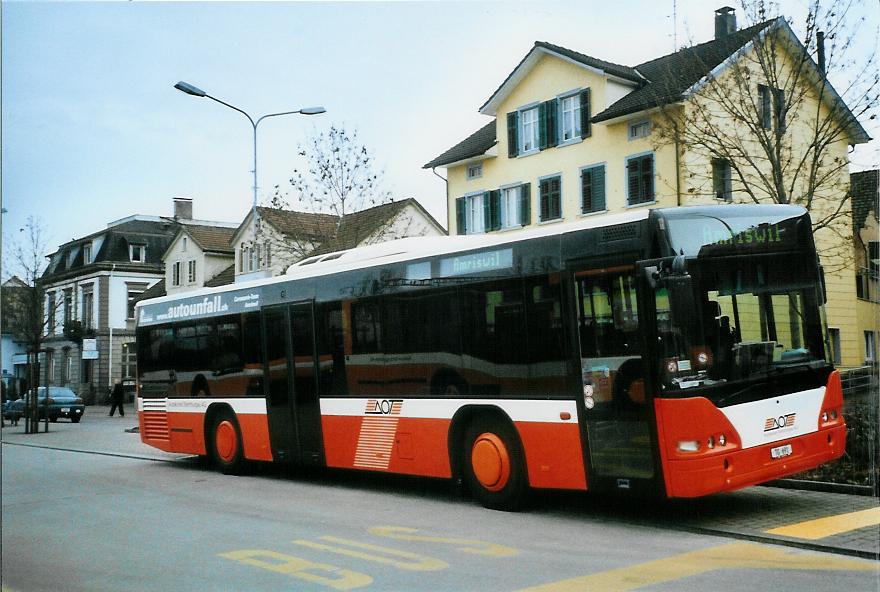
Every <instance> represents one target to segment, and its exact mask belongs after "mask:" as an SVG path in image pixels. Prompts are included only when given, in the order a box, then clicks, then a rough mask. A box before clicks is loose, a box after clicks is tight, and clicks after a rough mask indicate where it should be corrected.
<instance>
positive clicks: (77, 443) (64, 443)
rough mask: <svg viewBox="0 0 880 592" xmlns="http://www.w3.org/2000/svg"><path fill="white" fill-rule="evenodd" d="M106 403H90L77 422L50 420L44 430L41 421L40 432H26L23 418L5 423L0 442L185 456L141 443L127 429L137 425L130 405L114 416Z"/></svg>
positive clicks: (155, 456)
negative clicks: (16, 423)
mask: <svg viewBox="0 0 880 592" xmlns="http://www.w3.org/2000/svg"><path fill="white" fill-rule="evenodd" d="M109 411H110V406H109V405H89V406H87V407H86V412H85V414H84V415H83V417H82V419H81V420H80V423H72V422H71V421H69V420H66V419H64V418H61V419H59V420H58V421H57V422H56V423H52V422H49V432H48V433H45V432H44V430H45V429H46V428H45V422H42V421H41V422H40V433H39V434H25V433H24V420H23V419H22V420H20V421H19V422H18V425H17V426H12V425H10V424H9V422H8V421H6V422H4V425H3V428H2V430H0V441H2V442H9V443H11V444H26V445H29V446H43V447H46V448H60V449H64V450H75V451H79V452H95V453H100V454H117V455H124V456H136V457H139V458H147V459H151V460H166V461H167V460H176V459H180V458H186V457H187V456H190V455H186V454H171V453H168V452H164V451H162V450H159V449H158V448H153V447H152V446H147V445H146V444H144V443H143V442H141V435H140V434H139V433H138V432H137V431H134V432H127V431H126V430H132V429H133V428H136V427H137V425H138V418H137V412H136V411H135V407H134V405H133V404H128V405H126V406H125V412H126V413H125V416H124V417H120V416H119V415H118V413H117V414H116V415H114V416H113V417H109V416H108V415H107V414H108V413H109Z"/></svg>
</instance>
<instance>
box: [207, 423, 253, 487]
mask: <svg viewBox="0 0 880 592" xmlns="http://www.w3.org/2000/svg"><path fill="white" fill-rule="evenodd" d="M209 434H210V440H209V444H208V445H209V446H210V450H211V460H212V461H213V463H214V466H215V467H217V469H219V470H220V472H222V473H223V474H224V475H239V474H241V473H242V471H243V470H244V466H245V458H244V450H243V448H242V441H241V429H240V428H239V427H238V420H236V419H235V414H234V413H233V412H231V411H229V410H226V409H224V410H221V411H220V412H218V413H217V414H216V415H215V416H214V421H213V422H211V431H210V432H209Z"/></svg>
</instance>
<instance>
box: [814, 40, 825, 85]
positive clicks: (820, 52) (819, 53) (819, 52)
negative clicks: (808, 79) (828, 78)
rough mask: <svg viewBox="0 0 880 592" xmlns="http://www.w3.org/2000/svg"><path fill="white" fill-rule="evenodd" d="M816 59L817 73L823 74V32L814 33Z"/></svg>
mask: <svg viewBox="0 0 880 592" xmlns="http://www.w3.org/2000/svg"><path fill="white" fill-rule="evenodd" d="M816 57H817V58H818V59H819V71H820V72H822V74H823V75H824V74H825V31H818V32H817V33H816Z"/></svg>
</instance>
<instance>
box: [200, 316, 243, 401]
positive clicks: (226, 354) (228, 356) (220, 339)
mask: <svg viewBox="0 0 880 592" xmlns="http://www.w3.org/2000/svg"><path fill="white" fill-rule="evenodd" d="M214 345H215V347H213V348H211V349H210V350H209V354H208V355H209V357H210V362H211V367H212V372H211V374H210V376H208V377H207V380H208V383H209V387H208V390H209V392H210V393H211V395H213V396H215V397H217V396H230V397H238V396H241V395H243V394H244V391H245V390H246V388H247V384H246V381H245V378H244V373H243V370H244V364H243V363H242V357H241V317H240V316H239V315H231V316H228V317H220V318H218V319H217V339H216V340H215V341H214Z"/></svg>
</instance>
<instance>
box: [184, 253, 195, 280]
mask: <svg viewBox="0 0 880 592" xmlns="http://www.w3.org/2000/svg"><path fill="white" fill-rule="evenodd" d="M186 281H187V283H188V284H194V283H196V260H195V259H190V260H189V261H187V262H186Z"/></svg>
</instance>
